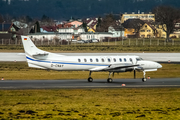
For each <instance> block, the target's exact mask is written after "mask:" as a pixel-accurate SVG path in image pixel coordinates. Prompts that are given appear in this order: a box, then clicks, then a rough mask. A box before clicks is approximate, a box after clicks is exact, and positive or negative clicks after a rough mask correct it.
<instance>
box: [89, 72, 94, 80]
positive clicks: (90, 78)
mask: <svg viewBox="0 0 180 120" xmlns="http://www.w3.org/2000/svg"><path fill="white" fill-rule="evenodd" d="M91 73H92V72H91V71H90V72H89V78H88V82H92V81H93V78H92V77H91Z"/></svg>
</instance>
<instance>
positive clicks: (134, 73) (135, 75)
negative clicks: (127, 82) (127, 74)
mask: <svg viewBox="0 0 180 120" xmlns="http://www.w3.org/2000/svg"><path fill="white" fill-rule="evenodd" d="M134 79H136V70H135V69H134Z"/></svg>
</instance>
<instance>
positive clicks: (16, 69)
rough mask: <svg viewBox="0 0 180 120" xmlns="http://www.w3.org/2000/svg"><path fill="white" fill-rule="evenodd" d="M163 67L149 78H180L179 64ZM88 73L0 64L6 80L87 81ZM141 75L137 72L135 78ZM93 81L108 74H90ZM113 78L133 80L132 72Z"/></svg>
mask: <svg viewBox="0 0 180 120" xmlns="http://www.w3.org/2000/svg"><path fill="white" fill-rule="evenodd" d="M162 65H163V67H162V68H161V69H158V71H155V72H147V74H146V76H150V77H151V78H177V77H180V74H179V71H180V64H162ZM88 75H89V72H88V71H52V70H51V71H46V70H41V69H34V68H29V67H28V65H27V63H26V62H17V63H14V62H0V77H4V78H5V79H8V80H34V79H35V80H37V79H40V80H45V79H58V80H60V79H87V78H88ZM142 76H143V73H142V72H137V78H142ZM92 77H93V78H94V79H106V78H107V77H108V72H94V73H92ZM114 78H133V72H126V73H119V74H117V73H116V74H115V76H114Z"/></svg>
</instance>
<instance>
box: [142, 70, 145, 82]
mask: <svg viewBox="0 0 180 120" xmlns="http://www.w3.org/2000/svg"><path fill="white" fill-rule="evenodd" d="M143 73H144V78H142V81H143V82H146V77H145V75H146V72H145V71H143Z"/></svg>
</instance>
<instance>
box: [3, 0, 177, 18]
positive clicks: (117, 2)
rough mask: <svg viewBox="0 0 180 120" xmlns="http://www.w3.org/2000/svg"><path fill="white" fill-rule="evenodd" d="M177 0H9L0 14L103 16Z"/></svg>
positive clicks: (149, 7) (146, 10)
mask: <svg viewBox="0 0 180 120" xmlns="http://www.w3.org/2000/svg"><path fill="white" fill-rule="evenodd" d="M179 4H180V1H179V0H126V1H124V0H29V1H28V0H24V1H23V0H21V1H20V0H11V3H10V4H8V1H7V0H6V1H5V0H3V1H2V0H1V1H0V14H3V15H6V16H7V15H10V16H15V17H18V16H23V15H25V16H27V15H29V16H31V17H34V18H41V17H42V15H43V14H45V15H47V16H49V17H52V18H54V19H68V18H70V17H75V18H84V17H92V16H97V17H98V16H103V15H104V14H106V13H116V14H119V13H124V12H129V13H131V12H138V10H139V11H141V12H149V11H151V10H152V9H153V8H154V7H156V6H159V5H171V6H174V7H179Z"/></svg>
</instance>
